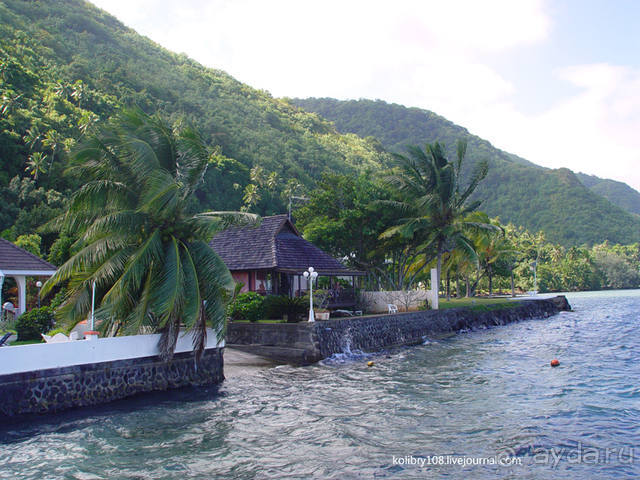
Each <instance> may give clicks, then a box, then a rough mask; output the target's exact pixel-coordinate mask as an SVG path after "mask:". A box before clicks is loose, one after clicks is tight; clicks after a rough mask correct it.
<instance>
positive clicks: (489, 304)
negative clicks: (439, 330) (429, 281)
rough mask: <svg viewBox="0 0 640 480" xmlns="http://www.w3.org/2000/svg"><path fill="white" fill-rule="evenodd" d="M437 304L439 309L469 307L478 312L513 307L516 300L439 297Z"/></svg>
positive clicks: (516, 303)
mask: <svg viewBox="0 0 640 480" xmlns="http://www.w3.org/2000/svg"><path fill="white" fill-rule="evenodd" d="M439 306H440V309H441V310H445V309H447V308H463V307H466V308H471V309H472V310H477V311H480V312H488V311H491V310H502V309H504V308H513V307H516V306H518V302H514V301H513V300H510V299H508V298H479V297H473V298H466V297H465V298H452V299H451V300H444V299H440V302H439Z"/></svg>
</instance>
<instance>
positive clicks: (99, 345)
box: [0, 329, 224, 375]
mask: <svg viewBox="0 0 640 480" xmlns="http://www.w3.org/2000/svg"><path fill="white" fill-rule="evenodd" d="M159 339H160V335H159V334H153V335H133V336H128V337H110V338H100V339H97V340H77V341H70V342H62V343H38V344H34V345H19V346H15V347H1V348H0V375H7V374H11V373H22V372H32V371H36V370H46V369H49V368H61V367H70V366H73V365H86V364H91V363H101V362H111V361H114V360H128V359H134V358H144V357H152V356H155V355H158V340H159ZM221 347H224V340H222V341H221V342H218V341H217V338H216V332H215V331H214V330H212V329H207V345H206V348H221ZM191 350H193V337H192V335H191V333H184V334H180V336H179V337H178V343H177V345H176V350H175V352H176V353H182V352H189V351H191Z"/></svg>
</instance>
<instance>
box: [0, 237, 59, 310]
mask: <svg viewBox="0 0 640 480" xmlns="http://www.w3.org/2000/svg"><path fill="white" fill-rule="evenodd" d="M54 273H56V267H55V266H53V265H51V264H50V263H49V262H45V261H44V260H42V259H41V258H39V257H36V256H35V255H34V254H32V253H30V252H27V251H26V250H24V249H22V248H20V247H18V246H17V245H14V244H13V243H11V242H9V241H7V240H5V239H3V238H0V305H2V302H3V300H2V285H3V283H4V279H5V277H13V278H14V280H15V281H16V284H17V286H18V306H17V309H16V315H18V316H19V315H22V314H23V313H24V312H25V310H26V309H27V277H50V276H52V275H53V274H54Z"/></svg>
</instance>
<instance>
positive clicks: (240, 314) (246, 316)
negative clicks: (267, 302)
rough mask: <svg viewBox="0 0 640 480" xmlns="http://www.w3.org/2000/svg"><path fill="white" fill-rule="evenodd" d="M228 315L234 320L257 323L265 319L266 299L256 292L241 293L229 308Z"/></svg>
mask: <svg viewBox="0 0 640 480" xmlns="http://www.w3.org/2000/svg"><path fill="white" fill-rule="evenodd" d="M227 315H228V316H229V317H231V318H232V319H233V320H249V321H250V322H257V321H258V320H260V319H261V318H264V297H263V296H262V295H260V294H259V293H256V292H246V293H241V294H240V295H238V296H237V297H236V299H235V300H234V301H233V302H232V303H231V304H229V306H228V307H227Z"/></svg>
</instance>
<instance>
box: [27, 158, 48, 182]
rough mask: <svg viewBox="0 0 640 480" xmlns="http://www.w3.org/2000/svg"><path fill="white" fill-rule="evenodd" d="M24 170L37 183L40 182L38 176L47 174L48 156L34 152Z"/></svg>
mask: <svg viewBox="0 0 640 480" xmlns="http://www.w3.org/2000/svg"><path fill="white" fill-rule="evenodd" d="M24 170H25V171H26V172H29V174H31V175H32V176H33V179H34V180H35V181H38V176H39V175H40V174H41V173H47V156H46V155H43V154H42V152H33V153H32V154H31V155H29V160H28V161H27V166H26V167H25V169H24Z"/></svg>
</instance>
